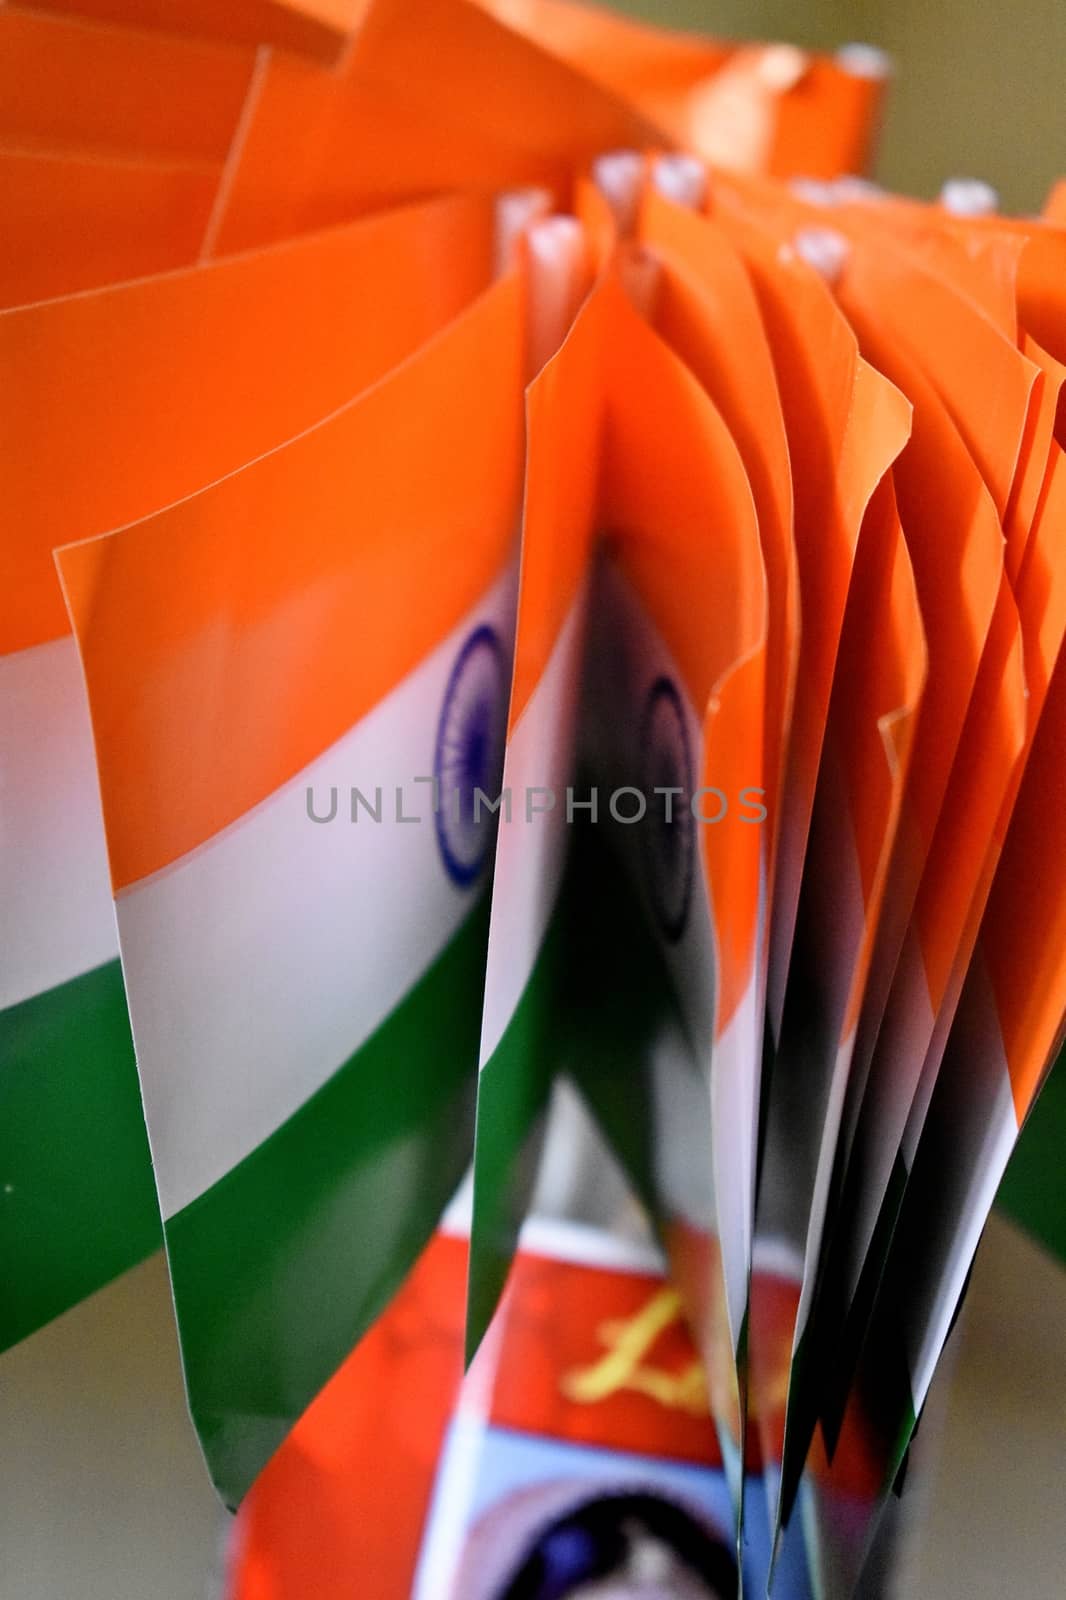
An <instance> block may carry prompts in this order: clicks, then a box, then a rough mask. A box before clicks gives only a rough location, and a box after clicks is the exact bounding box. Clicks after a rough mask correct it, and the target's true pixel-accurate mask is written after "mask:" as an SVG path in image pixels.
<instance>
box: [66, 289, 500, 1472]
mask: <svg viewBox="0 0 1066 1600" xmlns="http://www.w3.org/2000/svg"><path fill="white" fill-rule="evenodd" d="M523 346H524V316H523V286H522V282H521V279H520V277H519V276H518V275H517V274H514V273H512V274H509V275H508V276H506V277H504V278H502V279H500V280H499V281H498V283H497V284H496V285H495V286H494V287H492V288H490V289H488V290H487V291H486V292H485V293H484V294H482V295H481V296H479V297H478V298H477V299H476V300H475V301H474V302H473V304H472V305H471V306H470V307H469V308H468V309H467V310H466V311H464V312H463V313H461V314H460V315H459V316H458V317H456V318H455V319H454V320H453V321H452V322H451V323H449V324H448V325H447V326H446V327H444V328H443V329H442V330H441V331H440V332H439V333H438V334H437V335H436V336H435V337H434V338H432V339H431V340H430V341H429V342H428V343H427V344H426V345H425V347H424V348H423V349H421V350H420V351H418V352H417V353H416V354H413V355H411V356H410V358H409V359H408V360H407V361H406V362H404V363H402V364H401V365H400V366H399V367H398V368H397V369H396V371H395V372H394V373H393V374H392V375H391V376H389V377H387V378H384V379H382V381H381V382H379V383H378V384H377V385H375V386H373V387H371V388H370V389H369V390H368V391H367V392H365V393H364V394H363V395H362V396H360V397H359V398H357V399H356V400H354V401H352V402H351V403H349V404H348V405H346V406H343V407H341V408H340V409H339V410H338V411H336V412H335V413H334V414H333V415H332V416H331V417H329V418H328V419H326V420H325V421H324V422H322V423H321V424H319V425H317V426H315V427H313V428H311V429H309V430H308V431H306V432H305V433H303V434H302V435H299V436H298V437H297V438H295V439H294V440H292V441H291V442H290V443H289V444H288V445H286V446H284V447H282V448H279V449H276V450H274V451H272V452H269V453H268V454H266V455H264V456H262V457H260V458H259V459H258V460H257V461H254V462H253V463H251V464H250V465H249V466H247V467H246V468H244V469H243V470H241V471H238V472H235V473H233V474H232V475H230V476H228V477H226V478H223V479H221V480H219V481H218V482H216V483H215V484H213V485H212V486H211V487H210V488H208V489H206V490H204V491H202V492H200V493H198V494H194V495H192V496H190V497H188V498H187V499H185V500H182V501H179V502H178V503H176V504H175V505H173V506H171V507H169V508H168V509H167V510H165V511H163V512H161V513H158V514H157V515H154V516H151V517H148V518H146V519H144V520H142V521H140V522H139V523H137V524H134V525H131V526H129V527H127V528H124V529H122V530H121V531H119V532H117V533H115V534H112V535H108V536H104V537H100V538H97V539H93V540H89V541H87V542H85V543H82V544H78V545H74V546H70V547H68V548H66V549H64V550H63V551H62V552H61V553H60V556H59V564H60V571H61V574H62V579H63V583H64V587H65V591H66V596H67V601H68V604H69V607H70V613H71V617H72V620H73V624H74V628H75V632H76V635H77V639H78V645H79V649H80V652H81V658H82V665H83V669H84V673H85V679H86V684H87V687H88V694H89V703H90V708H91V713H92V720H93V731H94V736H95V745H96V757H97V763H98V768H99V773H100V784H101V793H102V799H103V810H104V818H105V824H106V829H107V840H108V849H109V854H110V863H111V877H112V884H113V889H114V894H115V902H116V910H117V917H118V928H119V937H120V943H121V949H122V959H123V966H124V972H125V978H126V986H127V992H128V996H129V1004H130V1014H131V1018H132V1022H133V1032H134V1038H135V1041H136V1048H137V1064H138V1069H139V1073H140V1080H141V1089H142V1093H143V1097H144V1108H145V1116H146V1119H147V1124H148V1132H149V1138H150V1141H151V1145H152V1156H153V1163H154V1169H155V1178H156V1184H157V1188H158V1193H159V1202H160V1208H161V1211H162V1214H163V1220H164V1228H165V1235H166V1245H167V1252H168V1256H169V1263H170V1271H171V1277H172V1282H173V1289H174V1299H175V1306H176V1311H177V1318H178V1325H179V1332H180V1337H181V1345H182V1353H183V1359H184V1364H185V1372H186V1379H187V1384H188V1390H189V1398H190V1403H191V1408H192V1412H193V1417H194V1420H195V1422H196V1425H197V1428H198V1431H199V1434H200V1438H201V1441H202V1443H203V1447H204V1450H205V1454H206V1456H207V1459H208V1463H209V1467H210V1470H211V1473H212V1476H213V1478H214V1480H215V1482H216V1484H217V1485H218V1487H219V1489H220V1490H221V1492H222V1493H223V1495H224V1497H225V1498H226V1499H227V1501H228V1502H229V1503H231V1504H233V1503H236V1501H237V1500H239V1498H240V1496H241V1495H242V1494H243V1492H244V1490H245V1489H246V1488H247V1486H248V1484H249V1483H250V1482H251V1480H252V1478H253V1477H254V1476H255V1474H256V1472H257V1471H258V1470H259V1468H260V1467H261V1466H262V1465H263V1463H264V1462H265V1461H266V1459H267V1458H268V1456H269V1455H270V1454H271V1453H272V1451H273V1450H274V1448H275V1447H276V1446H277V1444H278V1443H280V1441H281V1439H282V1438H283V1437H284V1435H285V1433H286V1432H287V1431H288V1429H289V1427H290V1426H291V1425H292V1422H293V1421H294V1419H295V1418H296V1417H297V1416H298V1415H299V1413H300V1412H301V1411H302V1409H303V1408H304V1407H305V1406H306V1404H307V1403H308V1402H309V1400H310V1399H311V1398H312V1396H313V1395H314V1394H315V1393H316V1392H317V1391H318V1389H319V1388H321V1386H322V1384H323V1383H324V1382H325V1381H326V1379H327V1378H328V1377H329V1375H330V1374H331V1373H332V1372H333V1370H334V1369H335V1368H336V1367H337V1366H338V1364H339V1363H340V1361H341V1360H342V1359H343V1358H344V1356H345V1355H346V1354H347V1353H348V1351H349V1350H350V1349H351V1347H352V1345H353V1344H354V1343H355V1341H356V1339H357V1338H358V1337H359V1336H360V1334H361V1333H362V1332H363V1331H364V1330H365V1328H366V1327H367V1326H368V1325H369V1323H370V1322H371V1321H372V1320H373V1319H374V1317H375V1316H376V1315H377V1314H378V1313H379V1312H380V1310H381V1309H382V1307H383V1306H384V1304H385V1303H386V1301H387V1300H388V1298H389V1297H390V1295H391V1293H392V1292H393V1291H394V1289H395V1288H396V1287H397V1285H398V1284H399V1282H400V1281H401V1279H402V1277H403V1275H404V1273H405V1271H406V1270H407V1269H408V1267H409V1266H410V1264H411V1263H412V1261H413V1260H414V1259H415V1257H416V1256H417V1254H418V1252H419V1251H420V1250H421V1248H422V1246H423V1245H424V1243H425V1241H426V1239H427V1237H428V1235H429V1232H430V1230H431V1228H432V1226H433V1224H434V1222H435V1221H436V1218H437V1216H438V1215H439V1213H440V1211H441V1209H442V1208H443V1205H444V1203H445V1201H446V1200H447V1198H448V1196H449V1195H450V1193H451V1191H452V1190H453V1189H454V1187H455V1185H456V1183H457V1181H458V1179H459V1177H460V1175H461V1173H462V1171H463V1169H464V1167H465V1165H466V1163H467V1161H468V1160H469V1154H470V1138H471V1126H470V1120H469V1116H470V1112H471V1110H472V1100H473V1076H474V1069H475V1068H476V1062H477V1029H478V1020H479V1017H480V998H481V990H482V983H483V977H484V958H485V922H486V914H485V902H484V897H483V894H482V889H483V885H484V881H485V876H486V867H487V864H488V859H489V855H490V842H491V833H490V828H489V826H488V824H487V823H486V824H485V825H484V826H479V825H477V824H476V823H475V822H474V821H473V819H472V817H471V813H470V809H469V805H468V801H469V796H470V792H471V788H472V785H474V784H475V783H476V784H477V785H479V786H481V787H483V788H484V789H485V790H486V792H488V791H491V789H492V788H493V786H494V783H495V782H496V780H497V776H498V775H497V773H496V772H494V770H493V769H494V765H495V764H496V753H497V752H498V751H499V750H500V749H502V733H503V725H504V721H505V718H506V698H507V685H508V680H509V664H510V654H511V637H510V636H511V628H512V609H513V587H514V578H513V559H514V551H513V540H514V530H515V526H516V518H517V496H518V492H519V485H520V476H521V467H522V446H523V435H522V410H521V396H522V361H523V354H524V350H523ZM419 780H422V781H419ZM434 801H436V802H437V804H436V806H435V805H434Z"/></svg>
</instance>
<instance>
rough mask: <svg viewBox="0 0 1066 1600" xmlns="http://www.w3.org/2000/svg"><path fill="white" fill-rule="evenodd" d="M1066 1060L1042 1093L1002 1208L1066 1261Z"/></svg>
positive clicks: (1003, 1191)
mask: <svg viewBox="0 0 1066 1600" xmlns="http://www.w3.org/2000/svg"><path fill="white" fill-rule="evenodd" d="M1064 1152H1066V1055H1063V1056H1060V1057H1059V1060H1058V1062H1057V1063H1056V1065H1055V1066H1054V1068H1053V1069H1052V1072H1051V1076H1050V1077H1049V1078H1048V1081H1047V1083H1046V1084H1045V1085H1044V1087H1043V1089H1042V1090H1041V1091H1040V1095H1039V1098H1038V1099H1037V1102H1036V1105H1035V1106H1034V1107H1033V1111H1032V1115H1031V1116H1030V1117H1029V1118H1028V1120H1027V1121H1026V1124H1025V1127H1024V1128H1023V1129H1022V1132H1021V1137H1020V1138H1019V1140H1018V1143H1017V1145H1016V1146H1015V1149H1014V1154H1013V1155H1012V1156H1011V1158H1010V1164H1009V1166H1008V1167H1007V1171H1006V1173H1005V1174H1004V1178H1003V1182H1002V1183H1001V1184H1000V1188H999V1195H998V1197H997V1201H996V1203H997V1205H998V1206H999V1208H1000V1210H1001V1211H1005V1212H1006V1213H1007V1215H1008V1216H1009V1217H1012V1218H1013V1219H1014V1221H1015V1222H1017V1223H1019V1224H1020V1226H1021V1227H1023V1228H1024V1229H1025V1230H1026V1231H1027V1232H1028V1233H1031V1234H1032V1236H1033V1238H1034V1239H1037V1240H1039V1242H1040V1243H1041V1244H1042V1245H1043V1246H1044V1248H1045V1249H1046V1250H1050V1251H1051V1253H1052V1254H1053V1255H1056V1256H1058V1258H1059V1260H1060V1261H1063V1262H1066V1160H1064Z"/></svg>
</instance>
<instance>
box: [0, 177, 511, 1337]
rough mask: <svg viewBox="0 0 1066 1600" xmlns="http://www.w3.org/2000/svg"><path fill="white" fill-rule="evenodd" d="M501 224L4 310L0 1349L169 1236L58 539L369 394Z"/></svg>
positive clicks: (286, 252)
mask: <svg viewBox="0 0 1066 1600" xmlns="http://www.w3.org/2000/svg"><path fill="white" fill-rule="evenodd" d="M494 231H495V221H494V206H493V202H492V200H491V198H490V197H450V198H447V199H443V200H438V201H434V202H431V203H428V204H426V205H421V206H411V207H406V208H401V209H400V210H398V211H396V212H394V213H391V214H390V215H389V216H387V217H382V218H374V219H369V220H367V221H365V222H361V223H356V224H353V225H351V226H348V227H344V228H338V229H335V230H331V231H329V232H325V233H321V234H317V235H313V236H311V237H309V238H305V239H300V240H297V241H293V242H292V243H290V244H285V245H281V246H277V247H275V248H273V249H270V250H264V251H259V252H255V253H251V254H248V255H245V256H239V257H234V258H233V259H231V260H227V261H225V262H219V263H217V264H215V265H212V266H209V267H204V268H198V269H193V270H190V271H185V272H175V273H169V274H165V275H163V276H161V277H157V278H150V279H145V280H142V281H138V282H136V283H127V284H121V285H116V286H113V287H111V288H107V289H101V290H99V291H95V292H92V293H88V294H81V295H74V296H70V297H66V298H61V299H55V300H49V301H44V302H42V303H40V304H34V305H32V306H28V307H25V308H20V309H17V310H14V311H9V312H7V313H5V314H4V315H3V316H0V367H2V370H3V371H4V372H5V373H7V374H8V376H9V378H10V381H11V382H12V384H13V385H14V386H15V387H17V388H18V390H19V393H20V395H21V397H22V403H21V404H20V406H19V407H18V408H16V409H15V410H14V411H12V413H11V415H10V416H9V418H8V419H7V429H8V448H7V449H6V450H5V452H4V457H3V460H2V462H0V481H2V484H3V492H4V499H5V504H6V505H7V507H8V513H9V520H10V525H11V534H10V538H9V539H8V540H7V541H6V542H5V547H4V552H3V563H4V572H3V581H2V583H0V646H2V650H3V654H2V655H0V708H2V718H3V730H4V738H3V748H2V753H0V764H2V784H3V791H2V792H3V827H4V849H3V851H2V853H0V892H2V895H3V901H4V905H5V907H6V908H7V915H8V925H9V927H10V928H11V930H12V938H11V940H10V949H9V950H8V951H7V952H6V954H5V961H4V964H3V973H2V977H0V985H2V987H0V1005H2V1007H3V1009H2V1010H0V1038H2V1041H3V1043H2V1055H3V1068H2V1071H0V1186H2V1189H0V1193H2V1199H3V1206H2V1211H0V1217H2V1221H0V1227H2V1229H3V1237H4V1249H3V1252H2V1258H3V1262H4V1267H3V1282H2V1285H0V1289H2V1292H0V1348H2V1347H4V1346H6V1345H8V1344H11V1343H13V1342H15V1341H16V1340H17V1339H20V1338H22V1337H24V1336H25V1335H26V1334H29V1333H31V1332H33V1330H34V1329H35V1328H36V1327H38V1326H40V1324H41V1323H43V1322H45V1321H47V1320H48V1319H49V1318H50V1317H52V1316H54V1315H56V1314H58V1313H59V1312H61V1311H64V1310H65V1309H66V1308H67V1307H68V1306H70V1305H72V1304H73V1303H74V1302H75V1301H77V1300H79V1299H80V1298H82V1297H83V1296H84V1295H86V1294H89V1293H91V1292H92V1291H93V1290H94V1289H97V1288H99V1287H100V1286H101V1285H102V1284H104V1283H106V1282H107V1281H108V1280H109V1279H110V1278H112V1277H113V1276H114V1275H115V1274H116V1273H118V1272H121V1271H123V1270H124V1269H125V1268H126V1267H129V1266H132V1265H133V1263H134V1262H135V1261H137V1260H138V1259H140V1257H141V1256H143V1255H145V1254H146V1253H147V1252H148V1251H149V1250H151V1249H152V1248H153V1247H154V1246H155V1245H156V1244H157V1243H158V1241H159V1216H158V1207H157V1204H156V1200H155V1195H154V1190H153V1185H152V1180H151V1171H150V1163H149V1156H148V1146H147V1143H146V1140H145V1134H144V1119H143V1116H142V1112H141V1106H140V1095H139V1091H138V1087H137V1076H136V1070H135V1065H134V1060H133V1049H132V1044H131V1041H130V1033H129V1023H128V1019H127V1013H126V1000H125V995H124V992H123V985H122V978H121V973H120V969H119V965H118V941H117V936H116V930H115V918H114V911H113V908H112V904H111V894H110V888H109V883H108V873H107V853H106V848H105V844H104V833H103V823H102V820H101V815H100V799H99V788H98V781H97V775H96V768H95V760H94V757H93V749H92V738H91V733H90V726H89V720H88V715H87V711H86V705H85V690H84V685H83V682H82V674H81V668H80V666H79V663H78V656H77V649H76V646H75V642H74V640H73V638H72V637H71V633H70V620H69V618H68V616H67V612H66V608H65V607H64V604H63V596H62V592H61V589H60V586H59V582H58V579H57V576H56V571H55V564H54V562H53V559H52V551H53V549H54V547H55V546H57V545H60V544H63V543H65V542H67V541H69V540H71V539H78V538H84V537H86V536H88V535H90V534H95V533H97V532H99V531H100V530H101V529H104V528H113V527H116V526H120V525H121V524H123V523H125V522H129V521H131V520H132V519H134V518H139V517H143V516H145V515H147V514H148V513H150V512H153V511H155V510H157V509H158V508H159V507H160V506H161V505H166V504H168V503H169V502H170V501H172V500H175V499H177V498H179V497H180V496H182V495H186V494H189V493H191V492H193V491H194V490H197V489H199V488H201V487H202V486H203V485H204V484H206V483H210V482H211V481H212V480H213V479H215V478H217V477H218V476H219V474H221V473H224V472H228V471H232V470H233V469H234V468H236V467H239V466H241V465H242V464H243V463H245V462H247V461H249V460H250V459H252V458H253V457H255V456H258V455H260V454H261V453H262V452H263V451H264V450H267V449H270V448H272V447H273V446H275V445H276V444H278V443H279V442H280V441H282V440H284V439H286V438H288V437H290V436H291V435H292V434H293V433H295V432H297V431H298V430H299V429H300V428H303V427H306V426H308V425H309V424H310V423H312V422H315V421H317V420H318V419H319V418H321V417H322V416H324V415H326V414H327V413H328V412H329V411H331V410H332V409H333V408H334V407H336V406H337V405H339V404H341V403H342V402H344V401H346V400H348V399H349V398H350V397H351V395H353V394H355V393H357V392H358V391H359V390H360V389H361V388H363V387H365V386H367V385H369V384H372V383H373V382H374V381H376V380H377V379H378V378H379V377H380V376H381V374H382V373H383V372H387V371H388V370H389V369H390V368H391V367H393V366H394V365H395V364H396V363H397V362H400V361H402V360H403V359H404V358H405V357H406V356H408V355H409V354H410V353H411V351H412V350H415V349H417V348H418V346H419V345H420V344H421V343H422V342H423V341H424V340H425V339H427V338H429V337H431V336H432V335H433V334H434V333H435V332H436V331H437V330H438V329H439V328H440V327H442V326H443V325H444V324H445V323H446V322H447V321H448V320H449V319H450V318H451V317H453V316H454V315H455V314H456V313H457V312H459V311H460V310H461V309H462V308H463V307H464V306H466V305H467V304H469V302H470V301H471V300H472V299H473V298H474V297H475V296H476V295H477V294H478V293H479V292H480V291H481V290H482V289H483V288H484V286H485V285H486V283H487V282H488V281H489V279H490V277H491V273H492V269H493V255H494ZM368 304H375V305H376V306H377V312H376V315H375V316H374V317H372V318H368V317H367V316H366V307H367V305H368ZM90 1132H91V1137H89V1136H88V1135H89V1134H90Z"/></svg>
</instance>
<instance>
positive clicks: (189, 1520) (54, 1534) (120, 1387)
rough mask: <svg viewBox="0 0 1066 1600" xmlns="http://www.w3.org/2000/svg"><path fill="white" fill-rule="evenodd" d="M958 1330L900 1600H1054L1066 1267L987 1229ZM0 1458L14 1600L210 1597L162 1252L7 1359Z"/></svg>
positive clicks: (911, 1492)
mask: <svg viewBox="0 0 1066 1600" xmlns="http://www.w3.org/2000/svg"><path fill="white" fill-rule="evenodd" d="M959 1334H960V1336H959V1338H958V1341H957V1348H956V1350H955V1352H954V1355H955V1361H954V1370H953V1372H952V1373H951V1374H950V1376H949V1377H948V1378H947V1381H946V1383H944V1384H942V1385H941V1386H940V1389H941V1391H946V1392H941V1393H939V1394H938V1400H939V1401H940V1406H939V1407H937V1408H936V1409H940V1408H941V1407H942V1408H943V1410H944V1417H943V1428H942V1432H941V1433H940V1436H939V1438H934V1437H933V1436H932V1435H933V1429H932V1428H931V1427H929V1426H928V1425H927V1426H926V1427H924V1428H923V1447H924V1450H925V1454H926V1456H927V1458H930V1460H929V1465H930V1471H929V1475H928V1479H927V1481H926V1482H925V1483H924V1484H923V1483H922V1481H921V1477H920V1474H918V1475H912V1480H911V1484H910V1486H909V1487H908V1500H909V1503H910V1510H911V1513H912V1519H911V1520H912V1523H913V1522H917V1526H916V1527H914V1528H913V1530H912V1536H911V1538H910V1541H909V1549H908V1551H907V1553H906V1560H905V1562H904V1566H903V1570H902V1573H901V1577H900V1581H899V1584H898V1585H897V1594H898V1597H899V1600H919V1597H921V1600H1002V1597H1003V1596H1004V1595H1018V1596H1023V1597H1024V1600H1060V1597H1061V1596H1062V1595H1063V1594H1066V1519H1064V1517H1063V1514H1062V1500H1063V1490H1064V1489H1066V1382H1064V1378H1066V1273H1064V1272H1062V1270H1061V1269H1060V1268H1058V1267H1056V1266H1055V1265H1053V1264H1052V1262H1051V1261H1050V1260H1048V1258H1047V1257H1045V1256H1043V1255H1042V1254H1041V1253H1040V1252H1039V1251H1038V1250H1037V1249H1036V1248H1035V1246H1033V1245H1031V1244H1030V1243H1029V1242H1028V1241H1027V1240H1025V1239H1024V1238H1023V1237H1022V1236H1021V1235H1020V1234H1018V1233H1017V1232H1016V1231H1015V1230H1014V1229H1013V1228H1012V1227H1010V1226H1009V1225H1008V1224H1007V1223H1004V1222H1000V1221H998V1220H993V1222H992V1224H991V1225H990V1227H989V1230H988V1234H987V1236H986V1238H985V1241H984V1244H983V1245H982V1249H981V1254H980V1257H979V1259H978V1264H977V1269H976V1272H975V1275H974V1282H973V1286H972V1289H971V1293H970V1299H969V1304H968V1308H967V1316H966V1319H965V1320H964V1322H963V1324H962V1327H961V1328H960V1330H959ZM935 1420H936V1419H935V1418H934V1417H930V1418H929V1419H928V1421H929V1423H934V1422H935ZM0 1461H2V1462H3V1469H2V1471H3V1489H2V1492H0V1597H2V1600H204V1596H205V1594H206V1593H207V1590H208V1585H209V1579H210V1575H211V1573H212V1570H213V1569H215V1568H216V1567H217V1555H218V1544H219V1536H220V1532H221V1528H222V1524H223V1518H222V1514H221V1512H220V1511H219V1510H218V1508H217V1506H216V1503H215V1500H214V1497H213V1495H212V1493H211V1491H210V1489H209V1487H208V1483H207V1479H206V1475H205V1473H204V1469H203V1466H202V1464H201V1461H200V1456H199V1452H198V1450H197V1448H196V1444H195V1441H194V1438H193V1434H192V1429H191V1426H190V1424H189V1422H188V1419H187V1416H186V1412H185V1402H184V1397H183V1395H182V1390H181V1380H180V1376H179V1372H178V1361H177V1350H176V1345H175V1339H174V1330H173V1323H172V1320H171V1309H170V1298H169V1294H168V1291H167V1283H166V1274H165V1272H164V1270H163V1264H162V1261H161V1259H160V1258H158V1257H157V1258H155V1259H154V1260H153V1261H150V1262H148V1263H147V1264H146V1265H145V1266H143V1267H139V1268H137V1269H136V1271H134V1272H132V1273H130V1274H128V1275H127V1276H126V1277H125V1278H123V1279H122V1280H120V1282H119V1283H117V1284H115V1285H113V1286H112V1287H111V1288H110V1289H107V1290H104V1291H103V1292H102V1293H101V1294H99V1295H96V1296H95V1297H94V1298H93V1299H92V1300H91V1301H88V1302H86V1304H85V1305H83V1306H81V1307H79V1308H78V1309H76V1310H75V1311H73V1312H71V1313H70V1314H69V1315H68V1316H66V1317H63V1318H61V1319H60V1320H59V1321H58V1322H55V1323H53V1324H52V1325H51V1326H50V1327H49V1328H46V1329H45V1330H44V1331H43V1332H42V1333H40V1334H38V1335H37V1336H36V1337H35V1338H34V1339H31V1340H29V1341H27V1342H26V1343H25V1344H23V1345H21V1346H19V1347H18V1348H17V1349H15V1350H13V1351H9V1352H8V1354H7V1355H5V1356H3V1357H0ZM367 1600H377V1597H375V1596H367Z"/></svg>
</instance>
